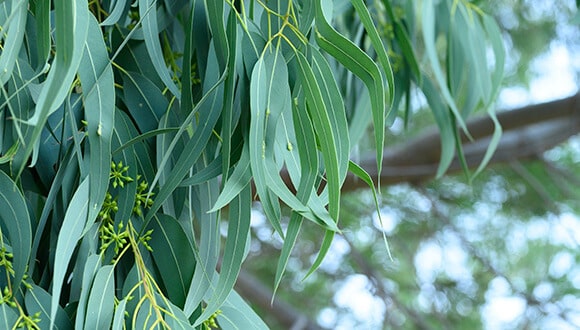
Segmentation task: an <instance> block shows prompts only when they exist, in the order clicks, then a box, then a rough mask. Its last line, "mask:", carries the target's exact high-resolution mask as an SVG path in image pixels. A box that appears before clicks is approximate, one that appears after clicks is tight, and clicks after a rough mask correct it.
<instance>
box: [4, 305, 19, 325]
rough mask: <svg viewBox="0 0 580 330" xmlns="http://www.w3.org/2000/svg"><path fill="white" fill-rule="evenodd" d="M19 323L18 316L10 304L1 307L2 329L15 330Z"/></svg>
mask: <svg viewBox="0 0 580 330" xmlns="http://www.w3.org/2000/svg"><path fill="white" fill-rule="evenodd" d="M16 321H18V314H17V313H16V311H15V310H14V309H12V308H10V306H8V304H1V305H0V327H2V329H13V328H14V326H15V325H16Z"/></svg>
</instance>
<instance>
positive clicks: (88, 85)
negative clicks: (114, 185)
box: [79, 14, 115, 219]
mask: <svg viewBox="0 0 580 330" xmlns="http://www.w3.org/2000/svg"><path fill="white" fill-rule="evenodd" d="M79 77H80V80H81V85H82V87H83V90H84V93H83V94H84V105H85V118H86V121H87V123H88V124H87V130H88V136H89V145H90V147H91V152H90V159H89V162H90V164H89V170H90V171H89V178H90V181H89V185H90V193H89V205H90V207H89V219H96V217H97V214H98V213H99V211H100V209H101V206H102V205H103V200H104V198H105V193H106V192H107V189H108V187H109V170H110V166H111V137H112V135H113V126H114V118H115V86H114V83H115V82H114V79H113V69H112V67H111V63H110V61H109V56H108V54H107V48H106V45H105V43H104V41H103V34H102V33H101V30H100V28H99V25H98V22H97V20H96V19H95V17H94V16H93V15H92V14H89V28H88V37H87V39H86V42H85V51H84V53H83V58H82V60H81V65H80V67H79Z"/></svg>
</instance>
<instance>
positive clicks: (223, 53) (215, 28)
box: [204, 0, 235, 74]
mask: <svg viewBox="0 0 580 330" xmlns="http://www.w3.org/2000/svg"><path fill="white" fill-rule="evenodd" d="M204 3H205V7H206V10H207V17H208V21H209V27H210V29H211V34H212V37H213V40H214V46H215V54H216V56H217V60H218V64H219V68H220V71H221V72H223V70H224V69H225V67H226V63H227V61H229V60H230V59H229V57H230V50H231V48H229V47H228V36H227V35H226V29H225V27H224V2H223V1H207V0H205V1H204ZM230 17H234V16H230ZM234 41H235V35H234ZM230 74H233V72H230Z"/></svg>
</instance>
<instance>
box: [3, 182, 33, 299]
mask: <svg viewBox="0 0 580 330" xmlns="http://www.w3.org/2000/svg"><path fill="white" fill-rule="evenodd" d="M0 210H2V212H0V220H1V221H2V228H7V229H8V233H5V234H4V235H6V236H7V237H8V241H9V242H10V245H11V246H12V251H13V252H12V253H13V255H14V257H13V259H12V266H13V269H14V282H13V285H14V287H15V288H18V287H19V286H20V282H21V281H22V278H23V277H24V272H25V271H26V267H27V265H28V260H29V258H30V253H31V248H32V228H31V225H30V215H29V214H28V208H27V206H26V201H25V200H24V197H23V196H22V194H21V193H20V190H18V187H17V186H16V184H15V183H14V182H13V181H12V179H10V177H9V176H8V175H6V173H4V172H2V171H0Z"/></svg>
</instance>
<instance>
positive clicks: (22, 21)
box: [0, 1, 28, 85]
mask: <svg viewBox="0 0 580 330" xmlns="http://www.w3.org/2000/svg"><path fill="white" fill-rule="evenodd" d="M27 4H28V1H20V2H16V1H6V2H5V4H4V5H8V6H7V7H9V8H10V10H11V12H10V18H9V19H7V20H6V21H5V22H1V23H0V24H1V25H2V34H3V35H5V36H3V38H2V41H3V44H4V45H6V46H9V47H2V53H0V85H4V84H5V83H6V82H7V81H8V79H10V76H11V75H12V70H13V69H14V65H15V64H16V60H17V58H18V53H19V52H20V48H21V47H22V45H23V42H22V40H23V38H24V31H25V29H24V27H25V26H26V17H27V15H26V11H27V9H28V5H27Z"/></svg>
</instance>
